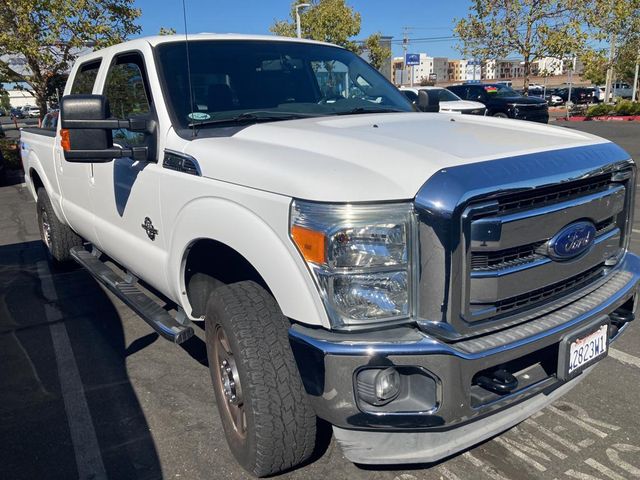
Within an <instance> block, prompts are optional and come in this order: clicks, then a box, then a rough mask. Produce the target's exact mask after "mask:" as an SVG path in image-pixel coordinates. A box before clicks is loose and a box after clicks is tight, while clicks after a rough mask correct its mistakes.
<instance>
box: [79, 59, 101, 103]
mask: <svg viewBox="0 0 640 480" xmlns="http://www.w3.org/2000/svg"><path fill="white" fill-rule="evenodd" d="M100 63H102V60H96V61H92V62H87V63H84V64H82V65H80V67H79V68H78V71H77V72H76V76H75V78H74V79H73V85H72V86H71V94H72V95H78V94H88V93H92V92H93V85H94V84H95V83H96V77H97V76H98V71H99V70H100Z"/></svg>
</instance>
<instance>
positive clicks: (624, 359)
mask: <svg viewBox="0 0 640 480" xmlns="http://www.w3.org/2000/svg"><path fill="white" fill-rule="evenodd" d="M609 355H611V356H612V357H613V358H615V359H616V360H618V361H619V362H621V363H624V364H626V365H632V366H634V367H638V368H640V358H638V357H634V356H633V355H629V354H628V353H624V352H621V351H620V350H616V349H615V348H612V349H610V350H609Z"/></svg>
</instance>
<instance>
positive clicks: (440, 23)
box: [135, 0, 470, 58]
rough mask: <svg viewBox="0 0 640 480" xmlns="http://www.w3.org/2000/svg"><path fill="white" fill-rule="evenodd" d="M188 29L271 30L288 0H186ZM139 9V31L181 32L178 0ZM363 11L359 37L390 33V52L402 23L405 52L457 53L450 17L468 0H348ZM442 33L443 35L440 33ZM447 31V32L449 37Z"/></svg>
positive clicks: (141, 4) (141, 3)
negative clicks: (406, 40)
mask: <svg viewBox="0 0 640 480" xmlns="http://www.w3.org/2000/svg"><path fill="white" fill-rule="evenodd" d="M185 2H186V8H187V28H188V31H189V33H199V32H215V33H256V34H269V26H270V25H271V24H272V23H273V22H274V20H280V19H285V18H288V16H289V10H290V6H291V0H262V1H261V0H234V1H223V0H185ZM135 3H136V6H137V7H138V8H140V9H141V10H142V16H141V18H140V19H139V23H140V25H141V26H142V34H143V35H155V34H157V33H158V31H159V30H160V27H166V28H174V29H175V30H176V31H177V32H178V33H184V22H183V16H182V0H136V2H135ZM347 4H348V5H350V6H352V7H353V8H354V9H355V10H356V11H357V12H359V13H360V14H361V15H362V30H361V32H360V35H359V36H358V38H359V39H364V38H366V37H367V36H369V35H370V34H372V33H375V32H381V33H382V34H383V35H389V36H393V37H394V40H395V41H396V42H395V43H394V45H393V50H394V52H393V53H394V56H400V55H402V44H401V41H402V34H403V28H404V27H412V28H411V29H410V30H409V38H410V40H411V39H414V41H412V42H411V44H410V47H409V53H427V54H428V55H429V56H436V57H438V56H442V57H449V58H460V53H458V52H457V50H455V46H456V41H455V40H454V39H452V38H451V37H452V25H453V20H454V18H461V17H463V16H465V15H466V13H467V10H468V6H469V4H470V1H469V0H446V1H442V0H403V1H402V2H399V1H393V0H391V1H390V0H347ZM434 37H435V39H434ZM443 37H445V38H443ZM447 37H448V38H447Z"/></svg>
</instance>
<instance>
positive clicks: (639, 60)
mask: <svg viewBox="0 0 640 480" xmlns="http://www.w3.org/2000/svg"><path fill="white" fill-rule="evenodd" d="M638 70H640V50H638V56H637V57H636V73H635V75H634V76H633V94H631V100H633V101H634V102H635V101H636V100H638V98H637V97H636V94H637V93H638Z"/></svg>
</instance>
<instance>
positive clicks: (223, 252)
mask: <svg viewBox="0 0 640 480" xmlns="http://www.w3.org/2000/svg"><path fill="white" fill-rule="evenodd" d="M183 274H184V285H185V290H186V294H187V299H188V300H189V304H190V305H191V310H192V311H191V316H192V317H194V318H199V317H202V316H204V314H205V310H206V306H207V301H208V299H209V296H210V294H211V292H212V291H213V290H215V289H216V288H217V287H219V286H222V285H229V284H232V283H237V282H242V281H246V280H252V281H254V282H256V283H257V284H258V285H261V286H262V287H264V288H265V289H266V290H267V291H269V292H270V290H269V287H268V286H267V284H266V282H265V281H264V279H263V278H262V276H261V275H260V274H259V273H258V271H257V270H256V269H255V268H254V267H253V265H251V263H250V262H249V261H248V260H247V259H246V258H245V257H244V256H242V255H241V254H240V253H238V252H237V251H236V250H234V249H233V248H231V247H230V246H228V245H226V244H224V243H222V242H218V241H216V240H211V239H200V240H196V241H195V242H193V243H192V244H191V246H190V247H189V249H188V250H187V252H186V254H185V259H184V271H183Z"/></svg>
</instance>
